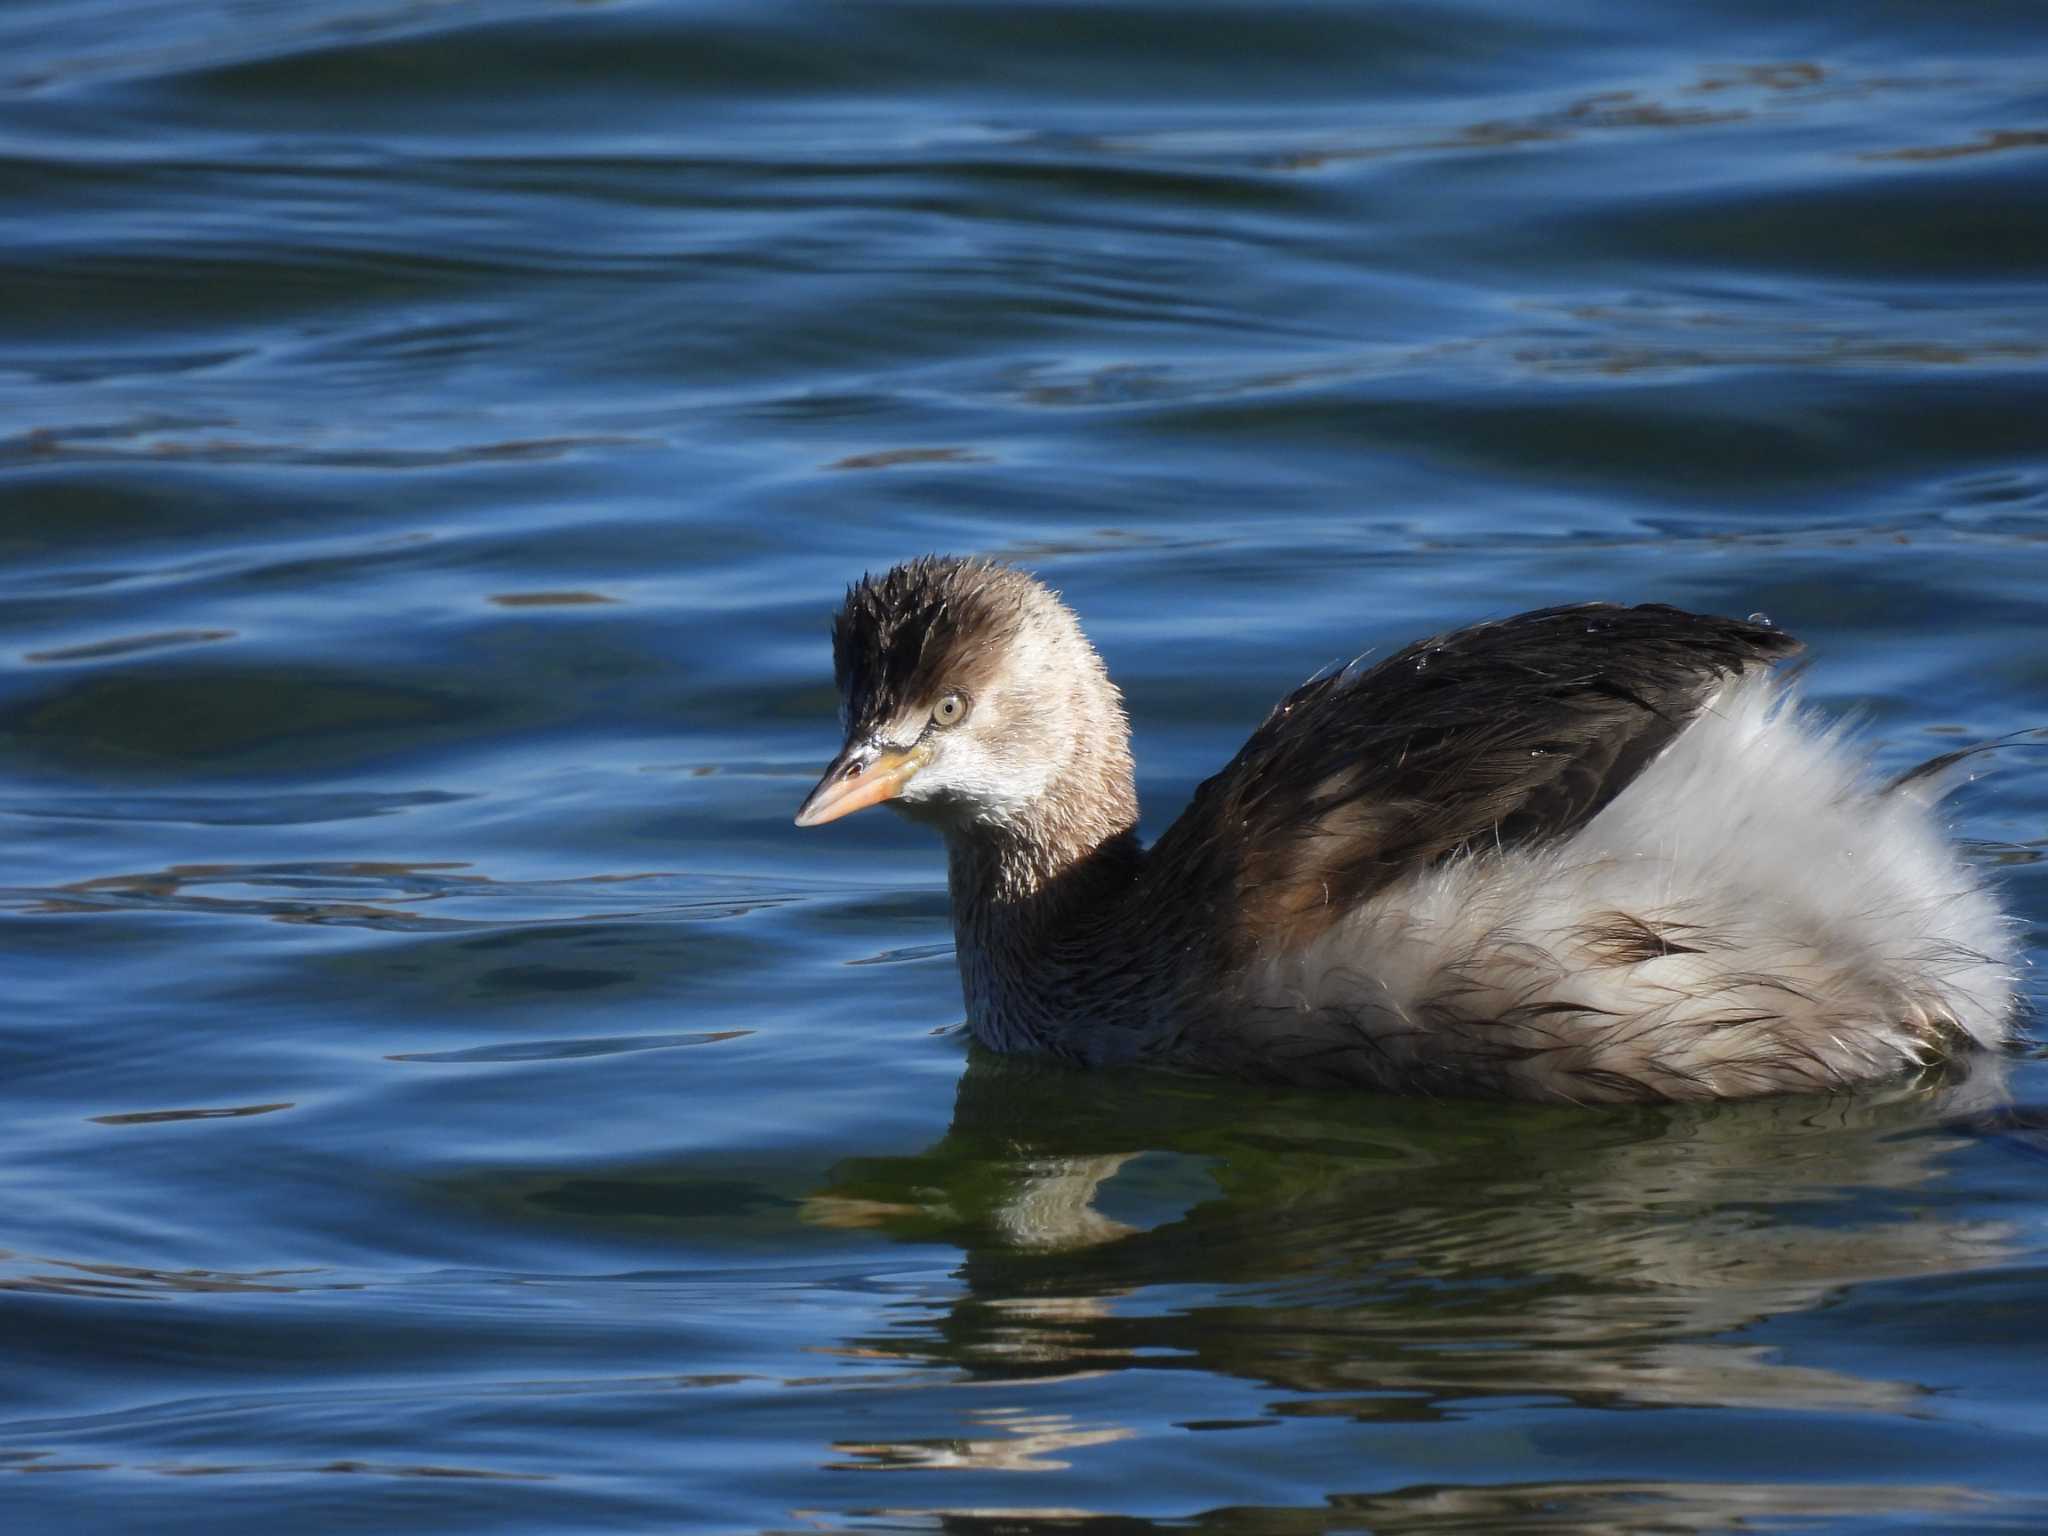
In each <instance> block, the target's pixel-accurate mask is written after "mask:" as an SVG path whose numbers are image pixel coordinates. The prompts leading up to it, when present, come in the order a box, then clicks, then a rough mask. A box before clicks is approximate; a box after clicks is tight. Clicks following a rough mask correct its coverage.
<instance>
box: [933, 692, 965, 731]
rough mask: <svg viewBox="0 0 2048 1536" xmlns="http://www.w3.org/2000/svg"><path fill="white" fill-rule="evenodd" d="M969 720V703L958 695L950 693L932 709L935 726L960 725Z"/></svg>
mask: <svg viewBox="0 0 2048 1536" xmlns="http://www.w3.org/2000/svg"><path fill="white" fill-rule="evenodd" d="M966 718H967V701H966V700H965V699H963V698H961V697H960V695H959V694H957V693H949V694H947V695H946V696H945V697H944V698H943V699H941V700H939V702H938V703H937V704H936V705H934V706H933V707H932V724H933V725H958V724H959V723H960V722H961V721H962V720H965V719H966Z"/></svg>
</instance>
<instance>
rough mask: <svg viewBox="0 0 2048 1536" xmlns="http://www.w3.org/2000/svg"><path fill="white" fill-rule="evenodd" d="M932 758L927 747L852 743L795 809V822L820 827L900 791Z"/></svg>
mask: <svg viewBox="0 0 2048 1536" xmlns="http://www.w3.org/2000/svg"><path fill="white" fill-rule="evenodd" d="M930 760H931V752H930V750H929V749H928V748H925V747H922V746H917V747H912V748H910V749H909V750H908V751H906V752H893V751H890V750H888V749H887V748H884V747H877V746H875V745H873V744H872V743H869V742H854V743H851V744H849V745H848V746H847V748H846V750H845V751H843V752H841V753H840V754H839V755H838V756H837V757H835V758H833V759H832V766H831V767H829V768H827V769H826V770H825V776H824V777H823V778H821V779H820V780H818V787H817V788H816V789H814V790H812V791H811V793H810V796H809V797H808V798H807V799H806V800H805V801H804V803H803V805H802V806H801V807H799V808H798V810H797V813H796V824H797V825H798V826H800V827H821V826H823V825H824V824H825V823H826V822H828V821H837V820H838V819H839V818H840V817H842V816H851V815H852V814H853V813H854V812H855V811H864V810H866V809H867V808H868V807H869V806H871V805H880V804H881V803H882V802H883V801H884V800H893V799H895V798H896V797H897V796H898V795H900V794H902V793H903V786H904V785H906V784H908V783H909V782H910V780H911V776H912V775H914V774H915V773H916V772H917V770H918V769H920V768H922V767H923V766H924V765H925V764H926V763H927V762H929V761H930Z"/></svg>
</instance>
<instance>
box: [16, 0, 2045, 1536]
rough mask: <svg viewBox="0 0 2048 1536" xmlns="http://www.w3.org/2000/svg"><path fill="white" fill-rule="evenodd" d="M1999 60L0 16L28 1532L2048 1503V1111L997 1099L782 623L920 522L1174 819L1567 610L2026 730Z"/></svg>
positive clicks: (815, 633) (1903, 717)
mask: <svg viewBox="0 0 2048 1536" xmlns="http://www.w3.org/2000/svg"><path fill="white" fill-rule="evenodd" d="M2044 49H2048V11H2044V10H2043V8H2042V7H2040V6H2039V5H2037V4H2033V3H2010V4H1996V3H1985V4H1979V5H1972V6H1969V7H1956V6H1950V5H1942V4H1935V3H1932V0H1927V3H1910V0H1901V3H1896V4H1887V5H1884V6H1871V5H1852V4H1814V5H1807V6H1786V5H1761V4H1746V3H1740V0H1721V3H1715V4H1711V5H1708V4H1701V5H1683V6H1669V7H1662V8H1651V7H1625V6H1620V5H1608V6H1597V5H1580V4H1554V5H1534V4H1522V5H1517V4H1505V3H1497V4H1485V3H1478V4H1466V5H1461V6H1431V7H1422V6H1404V5H1379V6H1363V5H1359V6H1350V5H1339V4H1335V3H1330V4H1322V3H1313V0H1296V3H1287V4H1267V3H1253V0H1240V3H1238V4H1234V5H1232V4H1213V3H1190V0H1182V3H1180V4H1176V5H1173V6H1165V5H1142V4H1132V5H1094V4H1082V3H1066V4H1061V3H1049V4H1041V3H1028V0H1010V3H1003V4H965V3H945V0H926V3H908V4H893V5H885V4H851V3H847V4H829V5H828V4H822V3H821V4H815V5H796V4H775V3H765V0H746V3H738V0H734V3H728V4H724V5H715V4H703V5H631V4H568V3H543V0H532V3H524V4H516V3H515V4H500V5H491V6H486V5H476V4H463V3H446V0H443V3H434V0H407V3H398V0H394V3H378V0H241V3H225V0H218V3H214V4H205V5H194V4H173V3H168V0H17V3H16V4H14V5H12V6H10V7H8V8H7V9H5V10H4V11H0V189H4V192H5V196H6V199H7V204H8V207H9V209H10V210H11V213H12V217H11V218H10V219H9V221H8V223H7V226H6V231H5V234H4V236H0V474H4V476H5V486H4V498H0V834H4V836H5V839H6V844H5V846H6V850H7V860H6V866H5V869H4V872H0V886H4V889H0V955H4V975H5V977H6V981H7V987H8V994H9V1003H10V1006H9V1007H8V1008H7V1009H6V1010H5V1013H4V1015H0V1067H4V1070H0V1094H4V1105H5V1113H4V1116H0V1158H4V1166H5V1169H6V1176H5V1184H4V1189H5V1193H6V1197H7V1198H6V1201H5V1206H4V1215H0V1249H4V1254H0V1341H4V1351H5V1353H4V1356H0V1358H4V1360H5V1362H6V1365H7V1371H6V1381H7V1387H8V1390H7V1392H6V1394H5V1400H4V1402H0V1510H5V1511H6V1512H7V1513H6V1515H5V1520H6V1523H7V1526H8V1528H9V1529H10V1530H28V1529H58V1528H62V1529H65V1530H75V1529H110V1530H111V1529H121V1530H149V1531H180V1530H191V1531H216V1530H223V1529H240V1528H248V1527H255V1526H257V1525H259V1524H260V1525H262V1526H264V1527H265V1528H269V1527H271V1526H274V1525H279V1524H285V1523H291V1524H294V1525H296V1527H298V1528H301V1529H307V1530H327V1529H339V1528H342V1527H344V1526H346V1527H348V1528H354V1529H378V1530H390V1531H400V1530H413V1531H422V1532H445V1531H451V1530H462V1531H481V1530H508V1531H509V1530H531V1531H543V1530H545V1531H554V1530H564V1529H599V1528H603V1529H632V1530H648V1531H655V1530H659V1531H686V1530H687V1531H706V1532H728V1531H731V1532H741V1531H795V1530H804V1531H936V1530H946V1531H958V1532H983V1533H996V1532H1020V1531H1026V1530H1030V1531H1052V1530H1065V1531H1075V1532H1079V1531H1102V1532H1109V1531H1115V1532H1118V1533H1125V1532H1138V1531H1146V1530H1154V1529H1160V1528H1165V1527H1172V1528H1174V1529H1198V1530H1204V1531H1215V1532H1231V1533H1244V1536H1252V1533H1261V1536H1263V1533H1283V1536H1284V1533H1311V1532H1314V1533H1323V1532H1338V1531H1347V1532H1348V1531H1359V1530H1375V1531H1404V1530H1428V1531H1432V1532H1435V1531H1471V1532H1501V1531H1536V1530H1541V1531H1566V1530H1583V1529H1598V1530H1602V1531H1642V1532H1651V1531H1655V1532H1695V1531H1728V1530H1736V1529H1741V1530H1780V1529H1794V1528H1796V1529H1801V1530H1805V1529H1814V1528H1823V1529H1828V1530H1869V1531H1876V1530H1885V1531H1895V1530H1902V1529H1926V1530H1939V1531H1963V1530H1990V1529H2000V1530H2035V1529H2040V1528H2042V1527H2043V1526H2044V1525H2048V1470H2044V1469H2048V1386H2044V1382H2048V1344H2044V1337H2048V1334H2044V1330H2043V1327H2042V1317H2043V1310H2044V1307H2048V1155H2044V1154H2048V1133H2044V1132H2043V1130H2042V1129H2041V1127H2042V1126H2043V1125H2044V1124H2048V1062H2044V1061H2042V1060H2040V1059H2039V1058H2038V1057H2037V1056H2025V1057H2022V1058H2021V1059H2018V1060H2016V1061H2015V1062H2014V1063H2013V1064H2012V1067H2011V1069H2010V1071H2009V1073H2008V1074H2007V1081H2006V1083H2005V1085H2004V1088H2003V1095H2004V1096H2003V1097H2001V1090H2000V1087H1999V1084H1998V1083H1997V1082H1996V1081H1995V1080H1993V1077H1992V1075H1989V1074H1979V1075H1978V1076H1977V1077H1976V1078H1974V1079H1972V1080H1971V1081H1970V1082H1967V1083H1964V1084H1962V1085H1960V1086H1951V1087H1947V1088H1932V1089H1930V1088H1925V1087H1920V1088H1904V1087H1902V1088H1900V1089H1899V1090H1897V1091H1894V1092H1890V1093H1878V1094H1871V1095H1866V1096H1863V1097H1859V1098H1854V1099H1844V1100H1830V1101H1824V1102H1813V1101H1797V1102H1791V1101H1788V1102H1783V1103H1773V1104H1761V1105H1748V1106H1739V1107H1724V1108H1719V1109H1673V1110H1630V1111H1619V1112H1598V1113H1595V1112H1584V1113H1573V1112H1562V1111H1557V1110H1536V1109H1527V1108H1522V1109H1517V1108H1502V1107H1498V1106H1475V1105H1463V1104H1450V1103H1413V1102H1393V1101H1388V1100H1383V1099H1379V1098H1374V1097H1370V1096H1365V1095H1357V1096H1345V1095H1320V1096H1318V1095H1293V1096H1289V1095H1282V1094H1276V1093H1272V1092H1267V1091H1263V1090H1258V1091H1255V1090H1248V1089H1244V1088H1240V1087H1236V1086H1233V1085H1228V1084H1215V1083H1190V1082H1182V1081H1175V1080H1171V1079H1161V1078H1152V1077H1144V1076H1103V1077H1086V1076H1077V1075H1073V1074H1068V1073H1064V1072H1058V1071H1048V1070H1045V1069H1043V1068H1037V1067H1034V1066H1032V1065H1031V1064H1030V1063H1026V1062H999V1061H996V1060H993V1059H985V1058H982V1057H980V1056H979V1055H976V1054H972V1053H970V1052H969V1051H968V1050H967V1049H966V1046H965V1043H964V1040H963V1038H962V1037H961V1035H960V1034H959V1032H958V1031H957V1029H956V1026H957V1024H958V1022H959V1019H960V999H959V994H958V988H957V983H956V980H955V978H954V975H953V971H952V961H951V946H950V935H949V932H948V929H947V925H946V920H945V902H944V892H943V875H942V870H941V867H940V862H939V858H938V854H937V850H936V848H935V847H933V846H932V845H930V844H929V843H928V842H927V841H926V840H925V838H924V837H923V836H922V835H921V834H920V833H919V832H918V831H917V829H915V828H912V827H910V826H908V825H905V824H903V823H901V822H898V821H896V820H894V819H893V818H888V817H882V816H875V817H859V818H855V819H854V820H853V821H850V822H847V823H845V824H842V825H835V826H833V827H831V828H829V829H825V830H821V831H816V832H809V833H800V832H798V831H796V830H795V829H793V828H792V827H791V826H790V825H789V818H790V816H791V814H792V812H793V810H794V808H795V805H796V803H797V801H798V799H799V798H800V797H801V795H802V794H803V792H804V791H805V789H806V788H807V787H808V785H809V783H810V780H811V778H812V776H813V775H814V774H815V772H816V770H817V768H818V767H819V766H820V765H821V764H822V762H823V760H824V759H825V757H826V756H827V755H828V754H829V752H830V751H831V750H832V748H833V747H834V746H835V745H836V733H835V723H834V720H833V709H834V700H833V697H832V692H831V687H830V677H829V661H828V657H827V653H826V645H825V640H824V620H825V618H826V615H827V614H828V613H829V610H830V608H831V606H832V605H833V603H834V602H835V600H836V598H837V596H838V593H839V591H840V589H841V588H842V586H843V584H844V583H845V582H846V581H847V580H848V579H849V578H850V577H852V576H854V575H856V574H858V573H859V572H860V571H861V570H862V569H863V568H865V567H870V566H878V565H880V564H882V563H885V562H888V561H891V560H894V559H897V558H901V557H904V556H907V555H910V554H914V553H918V552H922V551H926V550H934V549H943V550H954V551H985V552H994V553H999V554H1004V555H1009V556H1012V557H1015V558H1018V559H1020V560H1022V561H1024V562H1026V563H1028V564H1030V565H1031V566H1032V567H1033V568H1035V569H1037V570H1039V571H1041V572H1043V573H1044V574H1045V575H1046V576H1047V577H1048V578H1049V579H1051V580H1053V581H1054V582H1055V583H1057V584H1058V585H1059V586H1061V587H1062V588H1063V589H1064V590H1065V591H1066V593H1067V594H1068V595H1069V597H1070V599H1071V600H1072V601H1073V603H1074V604H1075V606H1076V607H1077V608H1078V609H1079V610H1080V612H1081V613H1082V615H1083V617H1084V619H1085V620H1086V622H1087V623H1088V625H1089V627H1090V629H1091V632H1092V633H1093V634H1094V636H1095V637H1096V638H1097V640H1098V641H1099V643H1100V644H1101V646H1102V649H1103V650H1104V652H1105V654H1106V655H1107V657H1108V659H1109V661H1110V663H1111V666H1112V668H1113V670H1114V671H1115V673H1116V674H1117V676H1118V678H1119V679H1120V681H1121V682H1122V683H1123V684H1124V686H1125V688H1126V690H1127V693H1128V696H1129V700H1130V703H1131V706H1132V709H1133V712H1134V715H1135V718H1136V729H1137V741H1138V749H1139V754H1140V762H1141V776H1142V777H1141V788H1142V791H1143V794H1144V796H1145V800H1146V804H1147V808H1148V810H1147V826H1148V829H1150V830H1155V831H1156V830H1157V829H1158V828H1159V827H1161V826H1163V825H1164V824H1165V823H1166V822H1167V821H1168V820H1170V819H1171V817H1172V815H1173V814H1174V813H1175V812H1176V810H1177V809H1178V808H1179V806H1180V804H1181V803H1182V802H1183V801H1184V799H1185V797H1186V795H1187V794H1188V792H1189V790H1190V789H1191V788H1192V786H1193V785H1194V783H1195V782H1196V781H1197V780H1198V779H1200V778H1201V777H1202V776H1203V775H1204V774H1205V773H1206V772H1207V771H1209V770H1210V769H1213V768H1214V767H1215V766H1216V765H1217V764H1219V763H1220V762H1221V761H1222V760H1223V759H1224V758H1225V757H1226V756H1227V755H1228V754H1229V753H1230V751H1231V750H1232V749H1233V748H1234V746H1235V745H1236V743H1237V742H1238V741H1239V740H1241V739H1242V737H1243V735H1244V733H1245V732H1246V731H1247V730H1248V729H1249V727H1250V726H1251V725H1252V724H1253V723H1255V722H1256V720H1257V719H1258V717H1259V716H1260V714H1261V713H1262V712H1263V710H1264V708H1265V706H1266V705H1267V704H1268V703H1269V702H1270V701H1271V699H1272V698H1273V697H1275V696H1276V695H1277V694H1278V693H1279V692H1280V691H1282V690H1283V689H1284V688H1285V687H1287V686H1289V685H1290V684H1292V683H1293V682H1295V681H1297V680H1299V679H1300V678H1301V677H1302V676H1303V675H1305V674H1306V673H1307V672H1309V671H1310V670H1312V669H1314V668H1315V667H1316V666H1318V665H1320V664H1322V663H1324V662H1327V661H1329V660H1331V659H1333V658H1340V657H1345V656H1349V655H1351V654H1353V653H1355V652H1356V651H1358V650H1360V649H1361V648H1364V647H1368V646H1377V647H1383V646H1386V645H1389V644H1392V643H1396V642H1399V641H1401V640H1405V639H1408V638H1412V637H1413V636H1415V635H1417V634H1419V633H1422V632H1425V631H1427V630H1429V629H1432V628H1436V627H1440V626H1442V625H1445V624H1448V623H1452V622H1457V621H1462V620H1468V619H1472V618H1476V617H1480V616H1483V615H1487V614H1499V613H1503V612H1511V611H1514V610H1515V609H1518V608H1522V607H1528V606H1534V605H1536V604H1539V603H1545V602H1551V601H1560V600H1566V599H1575V598H1587V597H1608V598H1623V599H1661V600H1668V601H1676V602H1681V603H1685V604H1688V605H1691V606H1695V607H1699V608H1704V609H1709V610H1714V611H1720V612H1728V613H1736V614H1742V613H1750V612H1754V611H1759V610H1761V611H1764V612H1767V613H1769V614H1770V615H1771V616H1772V617H1773V618H1774V619H1775V620H1777V621H1778V622H1779V623H1781V624H1783V625H1784V626H1785V627H1787V628H1789V629H1792V630H1794V631H1795V632H1797V633H1799V634H1801V635H1802V636H1803V637H1805V638H1806V639H1807V640H1808V641H1809V643H1810V645H1811V647H1812V651H1813V654H1814V656H1815V657H1816V663H1815V666H1814V668H1813V671H1812V673H1811V680H1810V687H1811V690H1812V692H1813V693H1814V694H1815V695H1816V696H1817V697H1819V698H1821V699H1823V700H1825V701H1827V702H1829V703H1832V704H1835V705H1838V706H1841V707H1843V708H1854V709H1859V710H1861V711H1862V712H1863V713H1864V714H1865V715H1866V716H1867V718H1868V720H1869V730H1870V739H1871V741H1872V743H1873V750H1874V752H1875V755H1876V757H1877V760H1878V762H1879V763H1880V764H1881V765H1883V766H1884V767H1886V768H1895V767H1901V766H1904V765H1906V764H1909V763H1911V762H1914V761H1916V760H1917V759H1919V758H1921V757H1925V756H1927V755H1929V754H1931V753H1933V752H1937V751H1941V750H1945V749H1947V748H1949V747H1952V746H1954V745H1957V744H1958V743H1959V742H1962V741H1966V740H1969V739H1974V738H1980V737H1990V736H1996V735H2001V734H2004V733H2007V732H2016V731H2024V730H2027V729H2030V728H2035V727H2040V726H2042V725H2044V724H2048V646H2044V643H2043V636H2044V624H2043V615H2044V607H2043V595H2044V593H2048V431H2044V426H2043V423H2044V422H2048V258H2044V252H2048V90H2044V88H2043V85H2042V80H2043V70H2042V59H2043V57H2044ZM2001 759H2002V760H2001V762H2000V764H1999V768H1998V771H1997V772H1995V773H1993V774H1991V775H1990V776H1989V777H1987V778H1986V779H1984V780H1983V781H1982V782H1981V783H1979V784H1977V785H1974V786H1972V787H1971V788H1970V789H1969V790H1968V791H1967V792H1966V793H1965V794H1964V796H1963V797H1962V798H1961V799H1960V800H1959V801H1958V802H1957V804H1956V816H1957V821H1958V825H1959V829H1960V831H1961V833H1962V835H1963V836H1965V837H1966V838H1967V839H1969V840H1970V841H1971V843H1972V845H1973V856H1974V857H1976V858H1978V859H1980V860H1982V861H1983V862H1984V863H1986V864H1987V865H1994V866H1998V875H1999V877H2000V879H2001V881H2002V884H2003V889H2004V890H2005V892H2006V893H2007V899H2008V900H2009V902H2010V904H2011V906H2012V909H2013V910H2014V911H2015V912H2016V913H2018V914H2019V918H2020V921H2021V923H2022V924H2023V925H2024V927H2025V931H2026V933H2027V935H2028V941H2029V943H2030V945H2031V946H2032V947H2033V949H2034V952H2035V953H2036V954H2037V955H2038V954H2040V953H2042V952H2043V946H2044V925H2048V870H2044V866H2043V864H2042V862H2041V855H2042V850H2043V849H2044V848H2048V751H2044V750H2042V749H2041V748H2039V747H2038V746H2035V747H2032V748H2031V749H2029V748H2028V747H2025V746H2016V747H2015V748H2013V749H2012V750H2009V751H2007V752H2004V753H2003V754H2001ZM2028 986H2029V988H2030V989H2031V991H2032V993H2033V995H2034V997H2035V998H2036V999H2037V1001H2038V999H2039V998H2040V997H2041V996H2042V989H2041V985H2040V983H2039V982H2037V981H2035V980H2034V979H2033V978H2032V976H2031V974H2030V976H2029V980H2028ZM9 1474H19V1475H9ZM30 1474H33V1475H30ZM1115 1517H1120V1518H1115Z"/></svg>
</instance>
